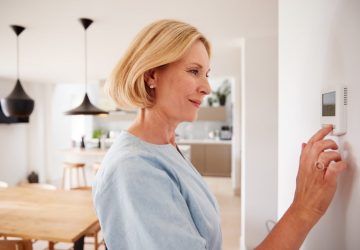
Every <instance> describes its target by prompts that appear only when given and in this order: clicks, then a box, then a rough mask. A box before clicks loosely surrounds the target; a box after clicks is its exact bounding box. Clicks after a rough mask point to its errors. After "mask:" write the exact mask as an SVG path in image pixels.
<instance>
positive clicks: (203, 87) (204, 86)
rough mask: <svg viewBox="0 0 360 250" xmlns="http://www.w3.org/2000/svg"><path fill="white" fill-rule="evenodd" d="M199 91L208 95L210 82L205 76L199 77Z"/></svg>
mask: <svg viewBox="0 0 360 250" xmlns="http://www.w3.org/2000/svg"><path fill="white" fill-rule="evenodd" d="M200 93H201V94H203V95H209V94H210V93H211V88H210V84H209V81H208V79H207V78H203V79H201V86H200Z"/></svg>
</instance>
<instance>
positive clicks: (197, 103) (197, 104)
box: [189, 99, 201, 108]
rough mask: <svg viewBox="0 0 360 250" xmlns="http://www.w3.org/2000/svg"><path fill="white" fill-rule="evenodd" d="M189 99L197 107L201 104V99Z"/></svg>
mask: <svg viewBox="0 0 360 250" xmlns="http://www.w3.org/2000/svg"><path fill="white" fill-rule="evenodd" d="M189 101H190V102H191V103H192V104H194V106H195V107H197V108H199V107H200V105H201V101H199V100H191V99H189Z"/></svg>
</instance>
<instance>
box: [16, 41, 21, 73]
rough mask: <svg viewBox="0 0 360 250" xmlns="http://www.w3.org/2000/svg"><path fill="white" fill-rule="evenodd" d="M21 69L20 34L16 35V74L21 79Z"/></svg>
mask: <svg viewBox="0 0 360 250" xmlns="http://www.w3.org/2000/svg"><path fill="white" fill-rule="evenodd" d="M19 72H20V70H19V36H18V35H16V75H17V79H18V80H19V79H20V73H19Z"/></svg>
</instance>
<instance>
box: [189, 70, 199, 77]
mask: <svg viewBox="0 0 360 250" xmlns="http://www.w3.org/2000/svg"><path fill="white" fill-rule="evenodd" d="M189 72H190V73H191V74H193V75H195V76H197V75H198V74H199V70H197V69H190V70H189Z"/></svg>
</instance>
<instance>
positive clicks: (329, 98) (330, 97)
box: [322, 91, 336, 116]
mask: <svg viewBox="0 0 360 250" xmlns="http://www.w3.org/2000/svg"><path fill="white" fill-rule="evenodd" d="M335 101H336V96H335V91H334V92H329V93H325V94H323V95H322V115H323V116H335Z"/></svg>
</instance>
